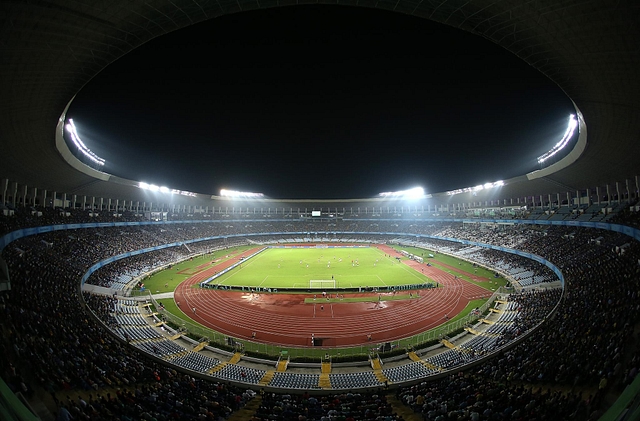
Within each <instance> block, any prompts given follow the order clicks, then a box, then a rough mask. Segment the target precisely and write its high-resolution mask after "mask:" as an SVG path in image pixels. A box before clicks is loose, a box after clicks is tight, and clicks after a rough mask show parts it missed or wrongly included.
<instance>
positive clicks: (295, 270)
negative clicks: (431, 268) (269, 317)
mask: <svg viewBox="0 0 640 421" xmlns="http://www.w3.org/2000/svg"><path fill="white" fill-rule="evenodd" d="M309 281H329V282H324V283H320V282H312V283H310V282H309ZM331 281H335V288H359V287H365V288H366V287H370V288H373V287H377V288H385V287H389V286H394V285H412V284H425V283H432V282H431V281H430V280H429V278H427V277H426V276H424V275H423V274H421V273H419V272H417V271H416V270H414V269H412V268H410V267H409V266H407V265H405V264H403V263H400V262H399V261H398V260H396V259H395V258H392V257H385V254H384V253H383V252H382V251H380V250H379V249H377V248H375V247H367V248H346V247H345V248H300V249H297V248H287V249H282V248H269V249H267V250H265V251H263V252H262V253H259V254H258V255H256V256H254V257H252V258H251V259H248V260H246V261H244V262H243V263H242V265H240V266H238V267H236V268H234V269H233V270H231V271H229V272H227V273H225V274H223V275H221V276H219V277H217V278H216V279H215V280H214V281H213V282H212V283H211V284H212V285H216V284H218V285H224V286H232V287H239V286H244V287H251V288H256V287H259V288H283V289H284V288H295V289H308V288H311V287H313V286H315V288H319V289H322V288H323V287H324V288H327V289H330V288H332V286H331V285H332V284H333V282H331ZM310 285H311V286H310Z"/></svg>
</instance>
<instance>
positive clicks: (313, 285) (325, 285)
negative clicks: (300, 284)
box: [309, 279, 336, 289]
mask: <svg viewBox="0 0 640 421" xmlns="http://www.w3.org/2000/svg"><path fill="white" fill-rule="evenodd" d="M309 288H310V289H336V281H335V279H326V280H325V279H310V280H309Z"/></svg>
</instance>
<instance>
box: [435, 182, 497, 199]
mask: <svg viewBox="0 0 640 421" xmlns="http://www.w3.org/2000/svg"><path fill="white" fill-rule="evenodd" d="M502 186H504V181H502V180H498V181H494V182H493V183H484V184H478V185H477V186H475V187H465V188H463V189H455V190H451V191H448V192H447V194H448V195H449V196H453V195H456V194H460V193H476V192H479V191H480V190H486V189H492V188H494V187H502Z"/></svg>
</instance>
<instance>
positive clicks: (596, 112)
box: [0, 0, 640, 199]
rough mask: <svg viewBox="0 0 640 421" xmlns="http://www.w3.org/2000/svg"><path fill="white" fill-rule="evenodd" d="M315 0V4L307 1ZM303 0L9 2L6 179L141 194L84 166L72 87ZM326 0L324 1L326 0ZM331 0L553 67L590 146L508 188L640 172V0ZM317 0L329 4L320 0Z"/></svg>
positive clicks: (0, 90) (576, 185) (3, 116)
mask: <svg viewBox="0 0 640 421" xmlns="http://www.w3.org/2000/svg"><path fill="white" fill-rule="evenodd" d="M303 3H304V2H303ZM303 3H301V2H299V1H282V0H279V1H276V0H268V1H259V2H258V1H254V0H237V1H236V0H234V1H228V0H220V1H210V0H201V1H193V0H172V1H169V0H148V1H145V2H137V1H136V2H130V1H128V0H126V1H125V0H110V1H82V2H79V1H56V2H55V4H54V3H53V2H48V1H35V0H34V1H29V2H19V1H9V2H3V3H2V5H0V22H1V33H0V63H1V64H2V65H1V66H0V72H1V76H0V142H1V143H0V144H1V145H2V153H0V178H7V179H10V180H12V181H15V182H18V183H20V184H21V185H26V186H29V187H38V188H40V189H48V190H52V191H58V192H65V193H68V194H78V195H83V194H86V195H90V196H100V197H113V198H121V199H137V198H139V190H138V189H136V188H133V187H130V186H125V185H122V184H118V183H113V182H104V181H98V180H96V179H95V178H93V177H90V176H88V175H85V174H82V173H81V172H78V171H77V170H75V169H73V168H72V167H71V166H70V165H69V164H67V162H66V161H65V160H64V159H63V158H62V156H61V155H60V153H59V152H58V150H57V149H56V146H55V128H56V124H57V122H58V119H59V118H60V116H61V114H62V113H63V111H64V109H65V107H66V106H67V104H68V103H69V101H71V100H72V98H73V96H74V95H75V94H76V93H77V92H78V91H79V90H80V89H81V88H82V87H83V86H84V85H85V84H86V83H87V82H88V81H89V80H90V79H91V78H92V77H93V76H95V75H96V74H97V73H98V72H100V71H101V70H102V69H103V68H104V67H106V66H107V65H108V64H109V63H111V62H113V61H114V60H117V59H118V58H119V57H122V56H123V55H125V54H126V53H128V52H129V51H131V50H133V49H135V48H136V47H138V46H140V45H141V44H143V43H145V42H147V41H149V40H150V39H152V38H155V37H158V36H161V35H163V34H166V33H169V32H172V31H175V30H177V29H180V28H183V27H186V26H189V25H192V24H194V23H197V22H200V21H203V20H207V19H212V18H215V17H217V16H220V15H224V14H229V13H236V12H241V11H246V10H255V9H261V8H268V7H275V6H285V5H293V4H303ZM320 3H323V2H320ZM327 3H330V4H333V5H335V4H339V5H349V6H355V5H357V6H363V7H371V8H377V9H382V10H389V11H395V12H400V13H405V14H409V15H414V16H418V17H422V18H426V19H431V20H434V21H437V22H441V23H444V24H447V25H450V26H453V27H456V28H459V29H462V30H465V31H469V32H471V33H474V34H477V35H479V36H482V37H484V38H486V39H488V40H490V41H491V42H494V43H496V44H498V45H500V46H502V47H504V48H505V49H506V50H508V51H510V52H512V53H513V54H515V55H516V56H518V57H519V58H521V59H522V60H524V61H525V62H527V63H529V64H530V65H531V66H533V67H534V68H536V69H538V70H539V71H540V72H542V73H543V74H545V75H546V76H548V77H549V78H550V79H551V80H553V81H554V82H555V83H557V84H558V86H560V88H562V89H563V90H564V91H565V92H566V94H567V95H568V96H569V97H570V98H571V99H572V100H573V101H574V102H575V104H576V105H577V107H578V108H579V109H580V111H581V112H582V114H583V116H584V120H585V122H586V125H587V128H588V138H587V147H586V150H585V151H584V153H583V155H582V156H581V157H580V159H579V160H578V161H577V162H576V163H575V164H573V165H571V166H570V167H568V168H566V169H564V170H561V171H559V172H557V173H554V174H552V175H550V176H547V177H545V178H542V179H536V180H531V181H527V180H524V178H523V181H521V182H515V183H511V184H509V185H508V186H505V187H503V189H502V190H501V192H500V196H501V197H504V198H510V197H522V196H526V195H529V196H531V195H540V194H547V193H556V192H559V193H564V192H567V191H576V190H579V189H583V188H587V187H594V186H602V185H605V184H607V183H610V182H613V181H623V180H625V179H631V178H633V177H634V176H636V175H637V174H638V173H640V171H638V169H639V168H640V165H639V164H638V156H640V142H639V141H638V140H639V139H638V138H639V135H640V118H638V111H639V108H640V107H639V104H640V78H639V77H638V75H640V63H639V62H640V48H639V47H640V27H639V25H638V22H640V3H638V2H637V1H634V0H620V1H611V0H595V1H593V0H592V1H588V0H530V1H526V0H474V1H470V0H448V1H447V0H394V1H384V0H382V1H372V0H358V1H355V0H354V1H342V0H337V1H335V0H334V1H332V2H327ZM309 4H318V2H309Z"/></svg>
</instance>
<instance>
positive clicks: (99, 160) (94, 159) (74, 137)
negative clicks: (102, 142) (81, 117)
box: [65, 119, 104, 165]
mask: <svg viewBox="0 0 640 421" xmlns="http://www.w3.org/2000/svg"><path fill="white" fill-rule="evenodd" d="M65 128H66V129H67V131H68V132H69V134H70V135H71V140H72V141H73V144H74V145H76V148H78V150H79V151H80V152H81V153H82V154H83V155H84V156H86V157H87V158H89V159H90V160H91V161H92V162H94V163H96V164H98V165H104V159H102V158H100V157H99V156H98V155H96V154H94V153H93V152H91V150H90V149H89V148H87V146H86V145H85V144H84V142H83V141H82V140H81V139H80V136H78V131H77V130H76V126H75V124H73V120H72V119H69V123H67V124H66V126H65Z"/></svg>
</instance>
